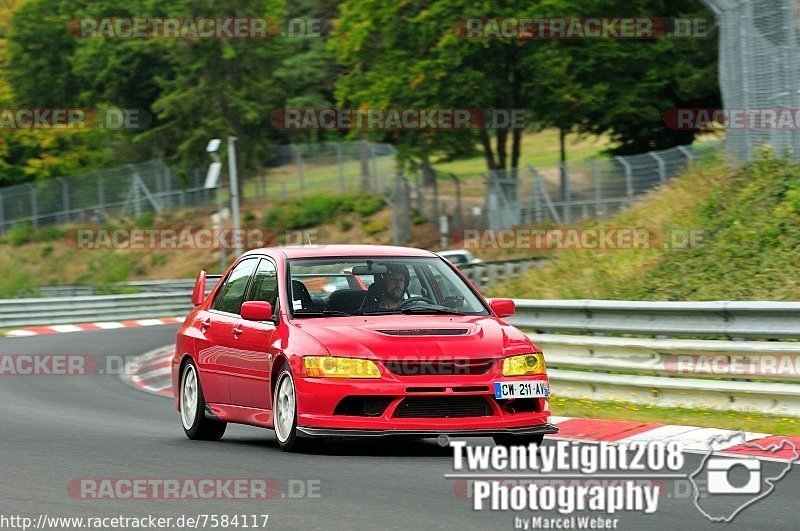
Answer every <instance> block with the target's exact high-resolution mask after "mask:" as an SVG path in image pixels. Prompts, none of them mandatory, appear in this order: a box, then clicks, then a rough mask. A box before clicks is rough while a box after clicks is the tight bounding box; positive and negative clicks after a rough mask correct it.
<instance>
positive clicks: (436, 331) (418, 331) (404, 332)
mask: <svg viewBox="0 0 800 531" xmlns="http://www.w3.org/2000/svg"><path fill="white" fill-rule="evenodd" d="M375 331H376V332H378V333H380V334H386V335H389V336H463V335H466V334H468V333H469V330H468V329H467V328H402V329H395V330H375Z"/></svg>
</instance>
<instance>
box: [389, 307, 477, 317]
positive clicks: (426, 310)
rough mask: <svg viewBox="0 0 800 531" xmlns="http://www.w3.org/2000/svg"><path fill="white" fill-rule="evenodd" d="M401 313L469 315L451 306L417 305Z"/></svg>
mask: <svg viewBox="0 0 800 531" xmlns="http://www.w3.org/2000/svg"><path fill="white" fill-rule="evenodd" d="M400 313H405V314H426V313H441V314H444V315H467V314H465V313H464V312H459V311H457V310H451V309H450V308H444V307H440V308H435V307H431V306H415V307H412V308H405V309H403V310H400Z"/></svg>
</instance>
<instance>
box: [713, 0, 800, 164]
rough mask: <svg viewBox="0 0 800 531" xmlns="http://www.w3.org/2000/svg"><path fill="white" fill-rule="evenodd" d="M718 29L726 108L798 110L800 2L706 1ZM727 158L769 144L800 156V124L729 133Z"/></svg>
mask: <svg viewBox="0 0 800 531" xmlns="http://www.w3.org/2000/svg"><path fill="white" fill-rule="evenodd" d="M704 2H705V4H706V5H707V6H708V7H709V8H710V9H711V10H712V11H713V12H714V14H715V16H716V17H717V21H718V26H719V28H720V35H719V81H720V89H721V92H722V100H723V103H724V106H725V108H726V109H792V110H794V111H795V112H793V113H792V114H793V115H794V116H796V110H797V109H800V61H799V60H798V57H800V44H799V43H798V24H799V23H800V21H798V15H799V14H800V0H740V1H733V0H704ZM726 144H727V154H728V159H729V161H730V162H732V163H737V162H742V161H748V160H751V159H752V157H753V150H754V149H756V148H758V147H759V146H762V145H765V144H769V145H771V146H772V148H773V149H774V150H775V151H776V152H777V153H779V154H792V155H793V156H794V157H795V158H797V157H798V156H800V127H799V126H798V124H794V127H791V128H777V127H774V128H764V129H760V130H756V129H750V130H745V129H733V128H729V129H728V130H727V131H726Z"/></svg>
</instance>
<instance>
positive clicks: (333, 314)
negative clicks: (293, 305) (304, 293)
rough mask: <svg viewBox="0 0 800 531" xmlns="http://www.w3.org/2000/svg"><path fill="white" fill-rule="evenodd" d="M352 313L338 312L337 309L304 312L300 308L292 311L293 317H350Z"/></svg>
mask: <svg viewBox="0 0 800 531" xmlns="http://www.w3.org/2000/svg"><path fill="white" fill-rule="evenodd" d="M352 315H355V314H352V313H348V312H340V311H337V310H319V311H310V312H304V311H302V310H298V311H295V312H294V316H295V317H350V316H352Z"/></svg>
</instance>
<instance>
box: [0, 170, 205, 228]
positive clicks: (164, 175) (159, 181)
mask: <svg viewBox="0 0 800 531" xmlns="http://www.w3.org/2000/svg"><path fill="white" fill-rule="evenodd" d="M202 186H203V181H202V179H194V180H192V181H191V182H189V183H187V184H183V183H181V182H180V180H179V179H178V178H177V177H176V176H175V174H174V173H173V172H172V170H171V169H170V168H169V167H168V166H167V165H165V164H164V163H163V162H161V161H157V160H154V161H149V162H142V163H138V164H128V165H125V166H119V167H115V168H110V169H105V170H97V171H92V172H88V173H82V174H78V175H71V176H69V177H58V178H55V179H51V180H48V181H42V182H33V183H26V184H20V185H16V186H9V187H5V188H0V233H2V232H5V231H6V230H8V229H9V228H10V227H12V226H14V225H16V224H20V223H29V224H31V225H32V226H34V227H38V226H41V225H52V224H55V223H70V222H78V223H82V222H87V223H88V222H94V223H97V222H100V221H103V220H106V219H109V218H125V217H134V218H136V217H139V216H141V215H143V214H144V213H146V212H155V213H159V214H160V213H163V212H164V211H166V210H170V209H174V208H179V207H191V206H195V205H199V204H204V203H207V202H208V201H209V191H208V190H203V188H202Z"/></svg>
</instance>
